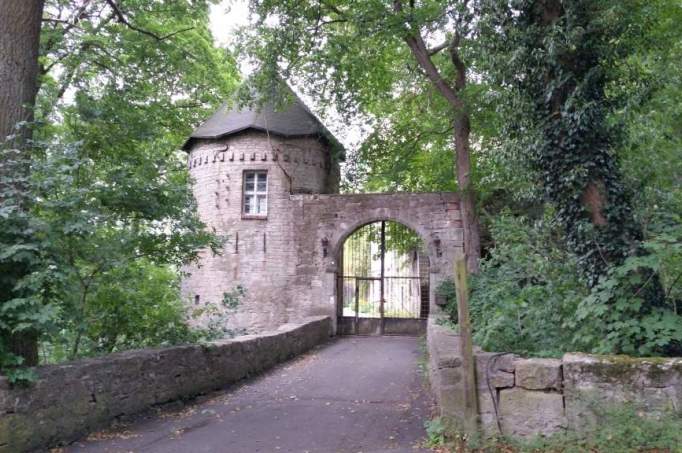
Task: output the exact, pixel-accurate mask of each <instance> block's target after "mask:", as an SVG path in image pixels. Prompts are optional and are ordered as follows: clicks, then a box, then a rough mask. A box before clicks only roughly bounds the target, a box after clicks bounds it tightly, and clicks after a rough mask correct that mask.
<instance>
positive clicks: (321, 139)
mask: <svg viewBox="0 0 682 453" xmlns="http://www.w3.org/2000/svg"><path fill="white" fill-rule="evenodd" d="M183 149H184V150H185V151H187V153H188V167H189V172H190V175H191V177H192V178H193V182H194V186H193V190H194V196H195V198H196V201H197V204H198V211H199V215H200V217H201V219H202V220H203V221H204V222H205V223H206V224H207V226H208V228H209V229H213V230H215V232H216V233H218V234H220V235H224V236H227V241H226V242H225V245H224V247H223V251H222V254H221V255H213V254H212V253H211V252H210V251H203V252H202V253H201V258H200V261H199V263H198V264H196V265H191V266H188V267H187V268H186V269H184V271H185V272H186V276H185V278H184V279H183V282H182V293H183V297H184V299H185V300H186V301H187V302H188V303H189V304H192V306H195V307H196V308H204V307H207V306H210V305H213V306H214V307H220V309H221V310H223V309H224V308H223V304H222V299H223V294H224V293H229V292H231V291H233V290H234V289H235V288H236V287H237V286H238V285H240V286H242V287H243V288H244V289H245V290H246V294H245V296H244V297H243V298H242V300H241V302H240V305H239V307H238V308H237V309H236V310H235V311H234V312H230V313H229V315H228V317H227V325H228V326H229V327H233V328H249V329H256V330H258V329H267V328H272V327H275V326H277V325H280V324H282V323H285V322H288V321H289V320H290V319H289V318H290V313H291V312H292V311H293V308H292V307H291V303H292V300H294V299H295V298H296V295H295V294H292V291H293V287H292V282H294V281H295V280H296V277H297V275H298V273H299V271H300V270H297V253H298V250H297V243H298V241H299V240H298V239H297V234H296V231H295V227H294V225H295V223H296V222H295V220H296V219H295V216H296V213H295V210H294V209H293V204H292V203H294V201H293V198H295V194H330V193H337V192H338V184H339V166H338V160H339V158H341V157H342V156H343V149H342V147H341V145H340V144H339V143H338V141H337V140H336V139H335V138H334V137H333V136H332V135H331V134H330V133H329V131H328V130H327V129H326V128H325V127H324V126H323V125H322V124H321V123H320V121H319V120H318V119H317V118H316V117H315V116H314V115H313V114H312V113H311V112H310V111H309V110H308V109H307V108H306V107H305V105H304V104H303V103H302V102H301V101H300V100H299V99H297V98H295V99H294V102H293V103H292V104H291V105H290V106H289V107H288V108H285V109H283V110H281V111H279V110H275V109H274V108H272V107H271V106H265V107H262V108H261V109H255V108H254V109H241V110H240V109H231V108H229V107H227V106H223V107H222V108H221V109H219V110H218V111H217V112H216V113H215V114H214V115H213V116H212V117H211V118H209V119H208V120H207V121H206V122H205V123H204V124H203V125H201V126H200V127H199V128H198V129H197V130H195V131H194V133H193V134H192V135H191V137H190V138H189V139H188V140H187V142H186V143H185V144H184V146H183ZM199 322H201V318H200V320H199ZM204 322H205V319H204Z"/></svg>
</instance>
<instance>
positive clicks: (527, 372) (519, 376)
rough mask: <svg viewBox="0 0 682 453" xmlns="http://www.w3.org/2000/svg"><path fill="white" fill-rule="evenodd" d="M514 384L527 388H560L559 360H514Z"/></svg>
mask: <svg viewBox="0 0 682 453" xmlns="http://www.w3.org/2000/svg"><path fill="white" fill-rule="evenodd" d="M515 371H516V385H517V386H519V387H523V388H524V389H528V390H544V389H554V390H561V388H562V373H561V360H559V359H519V360H516V361H515Z"/></svg>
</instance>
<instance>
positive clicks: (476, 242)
mask: <svg viewBox="0 0 682 453" xmlns="http://www.w3.org/2000/svg"><path fill="white" fill-rule="evenodd" d="M393 10H394V11H395V12H396V13H397V14H403V12H404V10H403V4H402V1H401V0H393ZM408 19H409V18H408ZM460 38H461V36H460V34H459V32H458V31H457V32H455V33H454V35H453V37H452V39H451V41H450V42H449V43H444V44H443V45H441V46H438V50H435V51H429V49H428V48H427V47H426V43H425V42H424V38H423V37H422V35H421V33H420V32H419V30H418V29H409V28H407V29H406V34H405V37H404V40H405V43H406V44H407V46H408V47H409V48H410V51H411V52H412V55H413V56H414V59H415V60H416V61H417V64H418V65H419V67H420V68H421V69H422V71H424V75H426V77H427V78H428V79H429V81H430V82H431V83H432V84H433V86H434V88H435V89H436V90H437V91H438V92H439V93H440V94H441V95H442V96H443V98H445V100H446V101H447V102H448V104H450V106H451V107H452V110H453V115H454V123H453V124H454V129H455V137H454V145H455V150H454V157H455V158H454V161H455V173H456V175H457V187H458V188H459V191H460V208H461V212H462V229H463V231H464V253H465V254H466V256H467V271H469V273H473V274H475V273H477V272H478V270H479V262H480V259H481V232H480V224H479V221H478V215H477V214H476V190H475V188H474V186H473V184H472V183H471V145H470V142H469V135H470V133H471V125H470V123H469V111H468V109H467V105H466V103H465V101H464V99H463V98H462V96H461V92H462V90H463V89H464V87H465V86H466V66H465V65H464V62H463V61H462V59H461V58H460V55H459V42H460ZM446 48H447V49H448V51H449V53H450V60H451V62H452V65H453V66H454V68H455V80H454V81H453V83H450V82H449V81H448V80H446V79H445V78H444V77H443V75H442V74H441V72H440V71H439V70H438V67H436V65H435V64H434V63H433V60H431V56H432V55H434V54H435V53H437V52H439V51H441V50H444V49H446Z"/></svg>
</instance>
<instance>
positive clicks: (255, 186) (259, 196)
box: [244, 171, 268, 217]
mask: <svg viewBox="0 0 682 453" xmlns="http://www.w3.org/2000/svg"><path fill="white" fill-rule="evenodd" d="M244 214H245V215H251V216H262V217H264V216H266V215H267V214H268V173H267V172H265V171H245V172H244Z"/></svg>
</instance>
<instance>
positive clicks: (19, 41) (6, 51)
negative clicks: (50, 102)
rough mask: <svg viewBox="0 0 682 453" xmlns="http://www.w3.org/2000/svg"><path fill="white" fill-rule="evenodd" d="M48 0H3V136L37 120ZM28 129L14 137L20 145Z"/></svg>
mask: <svg viewBox="0 0 682 453" xmlns="http://www.w3.org/2000/svg"><path fill="white" fill-rule="evenodd" d="M43 3H44V0H0V11H2V14H0V87H2V88H1V89H0V140H1V141H4V140H5V137H7V136H8V135H10V134H12V133H13V131H14V130H15V126H16V124H17V123H19V122H20V121H31V120H33V106H34V103H35V98H36V92H37V87H38V83H37V82H38V70H39V66H38V49H39V44H40V24H41V20H42V16H43ZM29 135H30V132H29V131H25V132H23V134H21V135H20V136H18V137H17V138H16V139H15V140H12V142H13V143H16V145H17V146H18V145H20V144H21V143H22V142H23V139H25V138H27V137H29Z"/></svg>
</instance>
